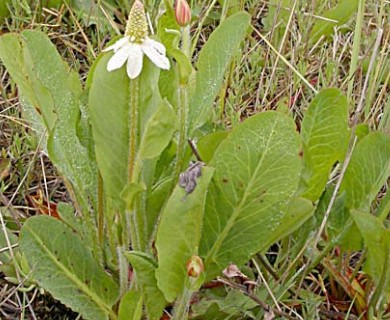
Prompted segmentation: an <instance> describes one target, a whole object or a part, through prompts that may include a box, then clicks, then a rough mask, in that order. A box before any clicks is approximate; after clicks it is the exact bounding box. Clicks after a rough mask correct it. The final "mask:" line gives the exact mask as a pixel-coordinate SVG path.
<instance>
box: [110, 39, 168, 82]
mask: <svg viewBox="0 0 390 320" xmlns="http://www.w3.org/2000/svg"><path fill="white" fill-rule="evenodd" d="M110 50H114V55H113V56H112V57H111V59H110V60H109V61H108V64H107V70H108V71H113V70H116V69H119V68H121V67H122V66H123V65H124V64H125V62H126V61H127V65H126V70H127V75H128V76H129V78H130V79H135V78H137V77H138V76H139V74H140V73H141V70H142V60H143V56H144V54H146V56H147V57H148V58H149V59H150V60H151V61H152V62H153V63H154V64H155V65H156V66H157V67H159V68H160V69H164V70H168V69H169V67H170V65H169V60H168V58H167V57H166V55H165V53H166V50H165V47H164V45H163V44H162V43H160V42H157V41H155V40H152V39H150V38H149V37H146V38H145V40H144V41H143V42H141V43H137V42H133V41H131V37H130V36H124V37H123V38H121V39H119V40H118V41H117V42H115V43H114V44H113V45H112V46H109V47H108V48H106V49H104V50H103V51H110Z"/></svg>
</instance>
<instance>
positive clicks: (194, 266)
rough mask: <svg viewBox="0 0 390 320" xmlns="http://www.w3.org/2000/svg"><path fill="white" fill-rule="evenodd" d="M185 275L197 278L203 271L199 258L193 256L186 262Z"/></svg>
mask: <svg viewBox="0 0 390 320" xmlns="http://www.w3.org/2000/svg"><path fill="white" fill-rule="evenodd" d="M186 266H187V275H189V276H190V277H192V278H198V277H199V276H200V274H201V273H202V272H203V270H204V266H203V261H202V258H201V257H199V256H195V255H193V256H192V257H191V258H190V259H189V260H188V261H187V265H186Z"/></svg>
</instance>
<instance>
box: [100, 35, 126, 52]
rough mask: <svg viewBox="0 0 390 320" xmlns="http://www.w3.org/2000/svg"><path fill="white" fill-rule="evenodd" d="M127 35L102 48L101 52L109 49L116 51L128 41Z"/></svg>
mask: <svg viewBox="0 0 390 320" xmlns="http://www.w3.org/2000/svg"><path fill="white" fill-rule="evenodd" d="M129 42H130V41H129V37H123V38H120V39H119V40H118V41H117V42H115V43H114V44H113V45H112V46H109V47H107V48H106V49H103V52H107V51H110V50H114V52H116V51H118V49H120V48H121V47H123V46H124V45H125V44H126V43H129Z"/></svg>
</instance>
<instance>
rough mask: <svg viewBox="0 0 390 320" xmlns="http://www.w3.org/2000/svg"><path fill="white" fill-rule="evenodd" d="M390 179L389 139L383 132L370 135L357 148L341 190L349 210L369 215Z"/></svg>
mask: <svg viewBox="0 0 390 320" xmlns="http://www.w3.org/2000/svg"><path fill="white" fill-rule="evenodd" d="M389 175H390V138H389V137H388V136H386V135H384V134H383V133H381V132H372V133H369V134H368V135H366V136H365V137H364V138H363V139H362V140H361V141H360V142H359V143H358V144H357V145H356V147H355V149H354V151H353V154H352V157H351V160H350V163H349V165H348V168H347V170H346V172H345V175H344V179H343V182H342V183H341V186H340V193H342V192H345V197H346V198H345V200H346V207H347V208H349V209H361V210H363V211H369V208H370V205H371V202H372V201H373V200H374V198H375V197H376V196H377V194H378V192H379V190H380V188H381V187H382V186H383V185H384V183H385V182H386V180H387V178H388V177H389Z"/></svg>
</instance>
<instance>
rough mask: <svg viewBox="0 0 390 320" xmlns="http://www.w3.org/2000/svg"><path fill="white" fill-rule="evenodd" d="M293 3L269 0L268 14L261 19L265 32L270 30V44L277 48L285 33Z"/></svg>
mask: <svg viewBox="0 0 390 320" xmlns="http://www.w3.org/2000/svg"><path fill="white" fill-rule="evenodd" d="M292 5H293V2H292V1H290V0H270V1H269V4H268V13H267V15H266V16H265V17H264V19H262V22H263V24H264V27H265V30H266V31H270V30H271V29H272V35H273V37H272V43H274V44H275V46H279V43H280V40H281V39H282V37H283V34H284V32H285V31H286V26H287V23H288V20H289V17H290V14H291V9H292Z"/></svg>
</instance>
